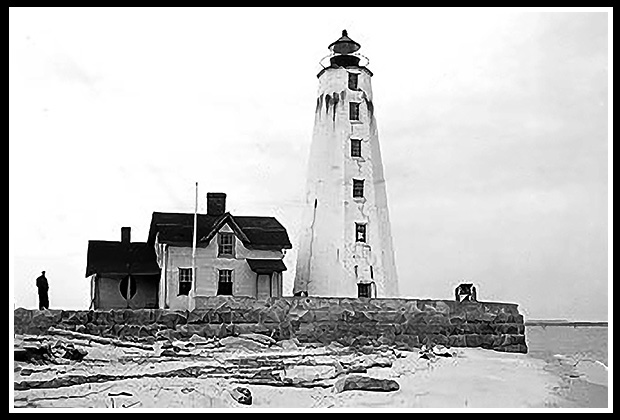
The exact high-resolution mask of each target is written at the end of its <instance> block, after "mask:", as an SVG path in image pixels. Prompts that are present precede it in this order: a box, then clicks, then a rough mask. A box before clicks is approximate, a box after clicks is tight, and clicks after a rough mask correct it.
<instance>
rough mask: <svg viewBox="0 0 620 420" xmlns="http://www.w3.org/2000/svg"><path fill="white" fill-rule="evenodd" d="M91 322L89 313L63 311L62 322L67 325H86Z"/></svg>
mask: <svg viewBox="0 0 620 420" xmlns="http://www.w3.org/2000/svg"><path fill="white" fill-rule="evenodd" d="M90 321H91V316H90V314H89V312H88V311H66V310H63V311H61V315H60V322H61V323H63V324H65V325H85V324H87V323H89V322H90Z"/></svg>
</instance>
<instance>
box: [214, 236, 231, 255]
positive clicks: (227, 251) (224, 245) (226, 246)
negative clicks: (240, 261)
mask: <svg viewBox="0 0 620 420" xmlns="http://www.w3.org/2000/svg"><path fill="white" fill-rule="evenodd" d="M217 256H218V257H224V256H226V257H234V256H235V235H234V234H233V233H220V234H218V236H217Z"/></svg>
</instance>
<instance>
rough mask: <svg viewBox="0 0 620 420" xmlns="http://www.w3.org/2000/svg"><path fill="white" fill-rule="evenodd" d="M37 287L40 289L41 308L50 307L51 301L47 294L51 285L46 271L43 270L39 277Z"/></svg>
mask: <svg viewBox="0 0 620 420" xmlns="http://www.w3.org/2000/svg"><path fill="white" fill-rule="evenodd" d="M37 289H39V309H48V308H49V307H50V301H49V298H48V296H47V290H48V289H49V285H48V284H47V279H46V278H45V271H41V275H40V276H39V277H37Z"/></svg>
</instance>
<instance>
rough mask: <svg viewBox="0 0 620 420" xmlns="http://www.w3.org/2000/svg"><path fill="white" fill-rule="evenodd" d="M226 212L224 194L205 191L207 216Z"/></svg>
mask: <svg viewBox="0 0 620 420" xmlns="http://www.w3.org/2000/svg"><path fill="white" fill-rule="evenodd" d="M224 213H226V194H225V193H215V192H210V193H207V214H208V215H209V216H221V215H222V214H224Z"/></svg>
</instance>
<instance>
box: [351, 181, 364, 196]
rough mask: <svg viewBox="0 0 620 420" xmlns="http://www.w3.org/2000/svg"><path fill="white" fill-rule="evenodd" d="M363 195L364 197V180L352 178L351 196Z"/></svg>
mask: <svg viewBox="0 0 620 420" xmlns="http://www.w3.org/2000/svg"><path fill="white" fill-rule="evenodd" d="M363 197H364V180H363V179H354V180H353V198H363Z"/></svg>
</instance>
